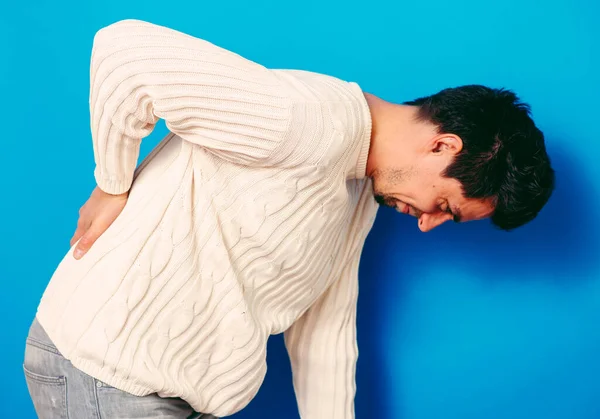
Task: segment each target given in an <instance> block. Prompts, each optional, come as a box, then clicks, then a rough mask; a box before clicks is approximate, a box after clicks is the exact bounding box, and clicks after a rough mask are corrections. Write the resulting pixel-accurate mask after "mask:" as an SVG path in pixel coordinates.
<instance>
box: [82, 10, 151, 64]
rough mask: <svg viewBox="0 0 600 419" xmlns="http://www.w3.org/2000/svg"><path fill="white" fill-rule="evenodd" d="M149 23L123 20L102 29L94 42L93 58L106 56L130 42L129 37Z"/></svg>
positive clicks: (95, 35)
mask: <svg viewBox="0 0 600 419" xmlns="http://www.w3.org/2000/svg"><path fill="white" fill-rule="evenodd" d="M144 25H148V23H146V22H143V21H141V20H135V19H123V20H119V21H117V22H114V23H111V24H110V25H107V26H104V27H102V28H100V29H99V30H98V31H97V32H96V33H95V34H94V39H93V42H92V56H94V57H95V56H105V55H107V54H110V53H111V52H112V51H114V50H115V49H118V48H122V47H123V46H124V44H127V43H128V42H130V40H131V37H130V36H129V35H130V33H131V32H132V31H134V30H135V28H136V27H137V28H139V27H140V26H144Z"/></svg>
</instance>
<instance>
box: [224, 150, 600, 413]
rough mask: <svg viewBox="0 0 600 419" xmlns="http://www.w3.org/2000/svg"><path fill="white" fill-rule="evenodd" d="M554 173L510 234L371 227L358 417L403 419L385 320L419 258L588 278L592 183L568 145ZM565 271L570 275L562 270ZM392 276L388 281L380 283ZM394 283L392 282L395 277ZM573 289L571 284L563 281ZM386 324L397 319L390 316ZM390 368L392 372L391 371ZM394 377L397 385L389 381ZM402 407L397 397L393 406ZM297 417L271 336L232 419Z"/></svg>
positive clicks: (410, 223)
mask: <svg viewBox="0 0 600 419" xmlns="http://www.w3.org/2000/svg"><path fill="white" fill-rule="evenodd" d="M552 156H553V165H554V168H555V170H556V172H557V187H556V190H555V192H554V195H553V197H552V199H551V200H550V202H549V203H548V205H547V206H546V208H545V209H544V210H543V211H542V212H541V213H540V215H539V216H538V217H537V219H536V220H535V221H534V222H532V223H530V224H529V225H527V226H525V227H523V228H521V229H517V230H515V231H513V232H509V233H507V232H503V231H499V230H497V229H495V228H494V227H492V226H491V224H490V223H489V222H488V221H480V222H470V223H465V224H462V225H455V224H453V223H446V224H444V225H443V226H441V227H439V228H438V229H436V230H434V231H432V232H430V233H427V234H423V233H421V232H420V231H419V230H418V228H417V224H416V220H415V219H414V218H411V217H406V216H402V215H400V214H397V213H396V212H395V211H394V210H391V209H388V208H381V209H380V211H379V213H378V216H377V220H376V222H375V225H374V227H373V229H372V230H371V232H370V234H369V237H368V239H367V242H366V244H365V249H364V252H363V256H362V261H361V265H360V273H359V274H360V297H359V303H358V345H359V352H360V356H359V362H358V368H357V398H356V418H357V419H365V418H371V417H378V418H382V419H403V418H402V413H401V412H398V411H392V407H391V406H392V403H391V402H392V400H391V399H390V398H391V397H398V396H399V395H394V394H391V390H390V389H391V388H398V387H402V383H400V385H398V383H396V382H395V380H397V379H398V378H397V375H398V374H397V372H398V366H397V364H396V365H394V367H393V368H392V367H387V366H386V365H385V363H384V360H385V359H386V358H389V357H388V356H385V352H387V351H388V350H389V348H384V347H383V345H381V339H380V337H381V336H384V335H385V334H389V332H390V331H389V330H386V329H385V328H384V327H383V324H382V321H381V319H382V312H383V311H384V310H382V302H385V301H389V295H390V293H392V294H393V295H394V296H396V298H395V299H394V304H395V305H400V306H402V304H403V301H402V297H403V295H404V292H403V291H404V290H405V289H406V287H407V285H408V284H409V283H410V282H411V281H416V280H418V278H414V277H412V275H410V274H407V273H410V272H411V271H414V269H413V268H414V266H415V265H419V264H422V263H428V264H442V265H443V264H452V263H459V264H462V265H465V266H468V267H470V268H471V269H473V270H476V271H481V272H482V276H481V277H482V280H488V277H486V274H485V272H490V273H491V274H490V275H489V280H498V278H501V279H502V280H503V281H504V280H506V281H511V280H523V279H524V278H527V277H528V275H529V274H531V275H532V276H535V278H538V279H539V278H540V276H542V277H544V278H548V281H552V282H554V278H557V277H563V278H564V277H565V276H566V277H569V278H572V279H573V280H576V279H578V278H585V277H586V276H589V275H590V274H589V271H590V269H591V268H592V267H593V264H594V263H595V258H594V257H593V254H592V252H586V251H581V249H585V248H587V247H588V246H589V245H590V244H591V242H592V240H593V239H594V237H595V235H596V233H597V231H598V223H597V221H596V219H595V218H593V217H591V218H588V217H589V216H590V214H592V213H593V212H594V211H593V210H592V208H593V205H592V200H591V198H590V196H591V191H592V190H593V184H592V183H591V181H590V180H589V179H586V176H585V174H584V173H583V172H582V171H581V170H580V165H578V163H577V161H576V160H575V159H574V158H573V156H570V155H568V154H567V153H566V152H565V151H564V150H554V151H553V152H552ZM565 274H566V275H565ZM388 278H391V280H390V281H389V282H387V283H385V284H384V283H382V281H383V280H386V279H388ZM392 280H393V281H394V282H392ZM565 286H568V284H565ZM388 323H400V319H391V321H389V322H388ZM391 371H395V372H394V373H392V372H391ZM392 382H394V385H393V386H392V385H391V383H392ZM399 404H400V405H402V403H398V401H395V402H394V404H393V405H394V406H396V407H397V406H398V405H399ZM263 416H265V417H267V416H268V417H273V418H286V419H293V418H298V417H299V416H298V411H297V408H296V401H295V398H294V393H293V387H292V375H291V369H290V365H289V359H288V356H287V353H286V351H285V347H284V345H283V335H278V336H273V337H272V338H271V339H270V341H269V345H268V373H267V377H266V379H265V382H264V384H263V386H262V388H261V390H260V392H259V394H258V395H257V397H256V398H255V399H254V400H253V401H252V402H251V403H250V405H249V406H248V408H246V409H245V410H244V411H242V412H240V413H239V414H237V415H234V417H235V418H239V419H243V418H255V417H263Z"/></svg>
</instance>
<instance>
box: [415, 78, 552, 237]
mask: <svg viewBox="0 0 600 419" xmlns="http://www.w3.org/2000/svg"><path fill="white" fill-rule="evenodd" d="M405 104H406V105H413V106H418V107H419V111H418V118H419V119H420V120H423V121H429V122H432V123H433V124H435V125H437V126H438V128H439V131H440V132H441V133H448V134H455V135H457V136H459V137H460V138H461V139H462V141H463V149H462V151H461V152H460V153H459V154H458V155H457V156H456V158H455V159H454V161H453V162H452V163H451V164H450V165H449V166H448V168H447V169H446V171H445V172H444V176H446V177H450V178H456V179H458V180H459V181H460V183H461V184H462V187H463V193H464V195H465V196H466V197H467V198H492V199H493V202H494V207H495V209H494V213H493V215H492V217H491V219H492V223H493V224H494V225H495V226H497V227H499V228H501V229H503V230H507V231H508V230H512V229H514V228H516V227H519V226H522V225H523V224H526V223H527V222H529V221H531V220H533V219H534V218H535V217H536V215H537V214H538V213H539V212H540V210H541V209H542V207H543V206H544V205H545V204H546V202H547V201H548V199H549V198H550V195H551V194H552V191H553V190H554V181H555V180H554V170H553V169H552V167H551V165H550V158H549V157H548V154H547V152H546V147H545V144H544V134H543V133H542V132H541V131H540V130H539V129H538V128H537V127H536V126H535V123H534V122H533V120H532V119H531V116H530V107H529V105H527V104H525V103H522V102H521V101H520V100H519V99H518V98H517V96H516V95H515V94H514V93H513V92H511V91H509V90H505V89H491V88H488V87H485V86H480V85H469V86H461V87H456V88H449V89H444V90H442V91H440V92H439V93H436V94H434V95H432V96H427V97H423V98H419V99H416V100H413V101H409V102H406V103H405Z"/></svg>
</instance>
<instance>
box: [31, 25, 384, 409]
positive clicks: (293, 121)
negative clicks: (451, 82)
mask: <svg viewBox="0 0 600 419" xmlns="http://www.w3.org/2000/svg"><path fill="white" fill-rule="evenodd" d="M90 77H91V82H90V112H91V128H92V137H93V145H94V155H95V161H96V164H97V166H96V170H95V176H96V180H97V182H98V185H99V187H100V188H101V189H103V190H104V191H106V192H109V193H121V192H124V191H127V190H130V197H129V200H128V202H127V205H126V206H125V209H124V210H123V212H122V213H121V215H120V216H119V217H118V218H117V219H116V220H115V222H114V223H113V224H112V225H111V226H110V228H109V229H108V230H107V231H106V232H105V233H104V234H103V235H102V236H101V237H100V238H99V239H98V240H97V242H96V243H95V244H94V246H93V247H92V248H91V250H90V251H89V253H88V254H86V256H84V257H83V259H81V260H75V259H74V258H73V257H72V251H69V252H68V253H67V254H66V255H65V256H64V258H63V259H62V261H61V262H60V264H59V266H58V268H57V269H56V271H55V273H54V274H53V276H52V278H51V281H50V283H49V285H48V287H47V289H46V290H45V292H44V295H43V297H42V299H41V302H40V305H39V308H38V311H37V316H38V319H39V321H40V323H41V325H42V326H43V327H44V328H45V329H46V331H47V333H48V335H49V336H50V338H51V339H52V340H53V341H54V343H55V344H56V346H57V348H58V349H59V350H60V351H61V353H62V354H63V355H64V356H65V357H66V358H67V359H69V360H71V361H72V363H73V365H74V366H76V367H77V368H79V369H81V370H82V371H84V372H86V373H87V374H89V375H92V376H94V377H96V378H98V379H99V380H101V381H103V382H105V383H107V384H109V385H112V386H114V387H116V388H119V389H121V390H124V391H127V392H130V393H133V394H135V395H139V396H143V395H147V394H149V393H152V392H157V393H158V394H159V395H161V396H178V397H182V398H183V399H185V400H186V401H188V402H189V403H190V404H191V406H192V407H193V408H194V409H195V410H197V411H200V412H204V413H212V414H214V415H216V416H221V417H222V416H228V415H231V414H233V413H235V412H237V411H239V410H241V409H242V408H244V407H245V406H246V405H247V404H248V403H249V402H250V400H251V399H252V398H253V397H254V396H255V394H256V393H257V391H258V389H259V387H260V386H261V383H262V381H263V378H264V375H265V372H266V368H267V367H266V361H265V359H266V343H267V339H268V337H269V336H270V335H272V334H277V333H282V332H285V342H286V347H287V349H288V351H289V355H290V359H291V364H292V369H293V376H294V389H295V392H296V396H297V400H298V406H299V410H300V414H301V417H302V418H304V419H348V418H353V417H354V395H355V366H356V360H357V353H358V351H357V343H356V323H355V320H356V302H357V295H358V264H359V259H360V254H361V251H362V247H363V244H364V240H365V238H366V236H367V234H368V232H369V230H370V228H371V226H372V224H373V221H374V219H375V215H376V211H377V204H376V203H375V201H374V199H373V194H372V186H371V182H370V179H369V178H367V177H365V170H366V161H367V156H368V150H369V145H370V136H371V115H370V112H369V107H368V105H367V102H366V100H365V98H364V95H363V93H362V91H361V89H360V88H359V86H358V85H357V84H356V83H349V82H345V81H342V80H339V79H336V78H333V77H330V76H326V75H322V74H316V73H311V72H306V71H296V70H271V69H266V68H264V67H262V66H260V65H258V64H256V63H254V62H251V61H249V60H246V59H244V58H242V57H240V56H239V55H236V54H234V53H232V52H230V51H227V50H224V49H222V48H219V47H217V46H215V45H213V44H211V43H209V42H207V41H204V40H201V39H198V38H194V37H192V36H189V35H186V34H183V33H181V32H178V31H175V30H172V29H168V28H165V27H161V26H158V25H154V24H151V23H147V22H142V21H136V20H126V21H121V22H118V23H115V24H112V25H110V26H108V27H105V28H103V29H101V30H100V31H99V32H98V33H97V34H96V36H95V38H94V46H93V51H92V59H91V72H90ZM159 118H163V119H164V120H165V121H166V124H167V127H168V128H169V130H170V131H171V132H170V133H169V135H167V137H166V138H164V140H163V141H161V143H160V144H159V145H158V146H157V147H156V148H155V149H154V150H153V151H152V152H151V153H150V155H149V156H148V157H147V158H146V159H145V160H144V161H143V162H142V163H141V164H140V166H139V167H138V168H137V169H136V164H137V159H138V155H139V145H140V141H141V139H142V138H143V137H145V136H147V135H148V134H149V133H150V132H151V131H152V129H153V127H154V125H155V123H156V122H157V120H158V119H159ZM71 250H72V249H71Z"/></svg>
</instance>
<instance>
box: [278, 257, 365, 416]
mask: <svg viewBox="0 0 600 419" xmlns="http://www.w3.org/2000/svg"><path fill="white" fill-rule="evenodd" d="M358 263H359V261H358V258H357V260H356V261H355V262H354V263H353V264H349V265H348V266H347V267H346V268H345V270H344V272H343V275H342V276H341V277H340V278H339V279H338V280H337V281H336V282H335V283H334V284H333V285H332V286H331V287H330V288H329V289H328V291H327V292H326V293H325V294H323V295H322V296H321V297H320V299H319V300H317V302H316V303H315V304H314V305H313V306H311V308H310V309H309V310H308V311H307V312H306V313H304V315H303V316H302V317H301V318H300V319H298V320H297V321H296V322H295V323H294V324H293V325H292V326H291V327H290V328H289V329H288V330H287V331H286V332H285V344H286V348H287V350H288V353H289V356H290V361H291V364H292V374H293V377H294V391H295V393H296V399H297V402H298V408H299V410H300V416H301V418H302V419H353V418H354V396H355V393H356V383H355V378H356V362H357V359H358V347H357V343H356V305H357V299H358Z"/></svg>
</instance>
